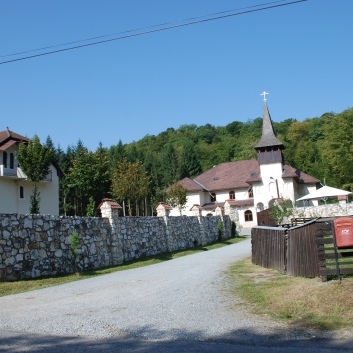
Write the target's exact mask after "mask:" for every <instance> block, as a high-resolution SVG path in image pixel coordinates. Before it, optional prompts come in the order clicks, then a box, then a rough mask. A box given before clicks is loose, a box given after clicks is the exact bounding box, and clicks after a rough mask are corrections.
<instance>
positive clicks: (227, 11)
mask: <svg viewBox="0 0 353 353" xmlns="http://www.w3.org/2000/svg"><path fill="white" fill-rule="evenodd" d="M285 1H288V0H278V1H271V2H267V3H264V4H259V5H252V6H246V7H241V8H238V9H233V10H226V11H221V12H216V13H212V14H209V15H204V16H198V17H191V18H187V19H184V20H178V21H172V22H165V23H160V24H158V25H153V26H148V27H141V28H136V29H131V30H127V31H122V32H115V33H111V34H105V35H101V36H96V37H91V38H87V39H81V40H76V41H72V42H67V43H62V44H56V45H50V46H46V47H42V48H37V49H31V50H26V51H21V52H18V53H12V54H6V55H0V58H6V57H9V56H16V55H21V54H26V53H32V52H35V51H40V50H45V49H50V48H57V47H62V46H65V45H70V44H77V43H82V42H87V41H89V40H94V39H99V38H106V37H111V36H115V35H117V34H124V33H131V32H137V31H143V30H146V29H150V28H156V27H161V26H167V25H173V24H176V23H180V22H186V21H193V20H197V19H200V18H205V17H210V16H215V15H220V14H223V13H229V12H234V11H239V10H245V9H251V8H254V7H260V6H266V5H270V4H276V3H279V2H285Z"/></svg>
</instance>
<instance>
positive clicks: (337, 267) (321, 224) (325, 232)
mask: <svg viewBox="0 0 353 353" xmlns="http://www.w3.org/2000/svg"><path fill="white" fill-rule="evenodd" d="M337 218H338V217H337ZM337 218H326V219H325V218H323V219H318V220H317V223H316V230H315V236H316V239H315V243H316V244H317V248H318V261H319V275H320V276H321V278H322V280H323V281H327V275H337V277H338V278H340V275H341V274H353V267H352V265H353V247H352V248H344V249H337V247H336V241H335V238H334V237H333V227H332V222H333V221H334V220H335V219H337Z"/></svg>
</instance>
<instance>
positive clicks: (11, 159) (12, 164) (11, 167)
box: [10, 153, 14, 169]
mask: <svg viewBox="0 0 353 353" xmlns="http://www.w3.org/2000/svg"><path fill="white" fill-rule="evenodd" d="M13 167H14V158H13V153H10V169H13Z"/></svg>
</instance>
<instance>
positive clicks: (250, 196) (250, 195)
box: [248, 188, 254, 199]
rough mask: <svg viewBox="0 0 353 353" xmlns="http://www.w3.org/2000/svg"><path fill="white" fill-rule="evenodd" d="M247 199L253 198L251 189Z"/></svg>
mask: <svg viewBox="0 0 353 353" xmlns="http://www.w3.org/2000/svg"><path fill="white" fill-rule="evenodd" d="M248 197H249V199H251V198H253V197H254V193H253V191H252V188H251V189H250V190H249V191H248Z"/></svg>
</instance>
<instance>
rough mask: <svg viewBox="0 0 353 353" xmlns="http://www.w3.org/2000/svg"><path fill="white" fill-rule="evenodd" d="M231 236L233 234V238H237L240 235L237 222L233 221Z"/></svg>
mask: <svg viewBox="0 0 353 353" xmlns="http://www.w3.org/2000/svg"><path fill="white" fill-rule="evenodd" d="M230 234H231V237H232V238H235V237H236V236H237V235H238V232H237V224H236V223H235V221H232V227H231V230H230Z"/></svg>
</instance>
